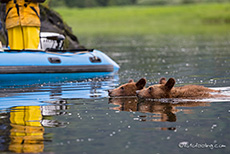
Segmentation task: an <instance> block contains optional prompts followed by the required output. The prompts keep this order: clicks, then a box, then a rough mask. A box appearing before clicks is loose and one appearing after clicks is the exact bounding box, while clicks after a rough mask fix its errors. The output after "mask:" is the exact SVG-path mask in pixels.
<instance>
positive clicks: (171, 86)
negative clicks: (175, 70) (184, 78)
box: [165, 78, 176, 91]
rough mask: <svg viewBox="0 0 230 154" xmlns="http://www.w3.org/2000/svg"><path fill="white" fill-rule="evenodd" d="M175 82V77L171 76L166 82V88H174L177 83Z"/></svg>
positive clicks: (168, 89)
mask: <svg viewBox="0 0 230 154" xmlns="http://www.w3.org/2000/svg"><path fill="white" fill-rule="evenodd" d="M175 83H176V81H175V79H173V78H170V79H169V80H168V81H167V82H166V84H165V88H166V90H167V91H170V90H171V89H172V88H173V86H174V85H175Z"/></svg>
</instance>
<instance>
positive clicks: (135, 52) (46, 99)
mask: <svg viewBox="0 0 230 154" xmlns="http://www.w3.org/2000/svg"><path fill="white" fill-rule="evenodd" d="M84 41H85V45H86V46H87V47H89V48H96V49H99V50H101V51H103V52H105V53H106V54H108V55H109V56H110V57H111V58H112V59H114V60H115V61H116V62H117V63H118V64H119V65H120V67H121V69H120V71H119V72H118V74H116V75H114V76H110V77H107V78H93V79H81V80H78V78H76V79H74V78H73V77H71V80H70V79H68V77H67V78H65V81H63V82H51V81H50V80H49V79H47V80H44V81H42V83H36V82H35V83H32V82H30V81H28V83H26V81H24V82H23V83H26V84H24V85H23V84H19V85H18V84H17V83H12V82H9V83H8V82H1V85H0V152H3V153H77V154H95V153H99V154H141V153H143V154H154V153H159V154H166V153H186V154H188V153H220V154H223V153H226V154H227V153H229V151H230V129H229V128H230V99H205V100H196V101H180V100H179V101H172V102H170V101H167V102H160V101H155V102H154V101H140V100H138V99H137V98H114V99H111V98H109V97H108V94H107V90H109V89H112V88H115V87H117V86H119V85H120V84H123V83H126V82H127V81H128V80H129V79H134V80H135V81H137V80H138V79H140V78H141V77H145V78H146V79H147V86H149V85H152V84H155V83H157V82H158V81H159V79H160V78H161V77H166V78H169V77H174V78H175V79H176V81H177V83H176V86H181V85H186V84H198V85H204V86H207V87H212V88H217V89H220V90H222V93H223V94H226V95H230V38H229V37H226V38H225V37H221V36H219V37H218V36H211V37H207V36H206V37H205V36H133V37H130V36H129V37H125V36H124V37H118V38H117V37H116V38H103V37H98V38H88V39H85V40H84Z"/></svg>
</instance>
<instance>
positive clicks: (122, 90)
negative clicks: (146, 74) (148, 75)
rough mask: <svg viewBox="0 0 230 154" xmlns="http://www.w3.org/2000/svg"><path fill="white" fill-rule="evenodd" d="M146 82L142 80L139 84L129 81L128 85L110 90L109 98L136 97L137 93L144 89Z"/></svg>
mask: <svg viewBox="0 0 230 154" xmlns="http://www.w3.org/2000/svg"><path fill="white" fill-rule="evenodd" d="M145 84H146V80H145V79H144V78H141V79H140V80H139V81H138V82H134V81H133V80H129V82H128V83H126V84H123V85H121V86H120V87H118V88H116V89H113V90H109V91H108V92H109V96H111V97H115V96H136V91H137V90H141V89H143V88H144V86H145Z"/></svg>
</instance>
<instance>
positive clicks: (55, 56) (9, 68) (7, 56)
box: [0, 49, 119, 74]
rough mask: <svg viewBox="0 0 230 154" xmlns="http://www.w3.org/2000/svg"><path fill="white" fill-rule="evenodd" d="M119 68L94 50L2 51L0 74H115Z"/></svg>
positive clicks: (0, 55)
mask: <svg viewBox="0 0 230 154" xmlns="http://www.w3.org/2000/svg"><path fill="white" fill-rule="evenodd" d="M118 69H119V66H118V65H117V64H116V63H115V62H114V61H113V60H112V59H111V58H109V57H108V56H107V55H105V54H104V53H102V52H101V51H99V50H94V49H75V50H56V49H50V50H46V51H42V50H20V51H19V50H4V51H3V52H0V74H25V73H82V72H116V71H118Z"/></svg>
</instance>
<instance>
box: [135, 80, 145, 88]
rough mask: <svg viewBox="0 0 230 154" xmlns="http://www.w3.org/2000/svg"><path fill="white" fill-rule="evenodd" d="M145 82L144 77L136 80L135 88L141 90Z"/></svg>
mask: <svg viewBox="0 0 230 154" xmlns="http://www.w3.org/2000/svg"><path fill="white" fill-rule="evenodd" d="M145 84H146V79H145V78H141V79H140V80H139V81H137V83H136V86H137V90H141V89H143V88H144V87H145Z"/></svg>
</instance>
